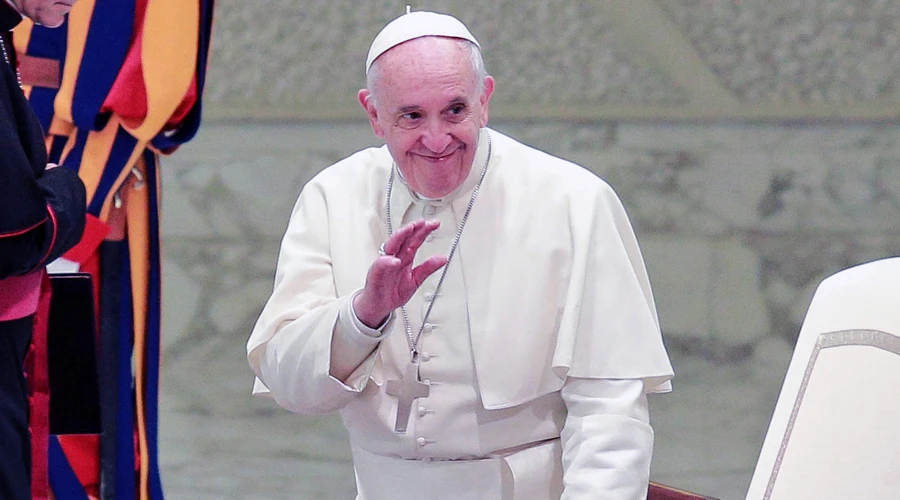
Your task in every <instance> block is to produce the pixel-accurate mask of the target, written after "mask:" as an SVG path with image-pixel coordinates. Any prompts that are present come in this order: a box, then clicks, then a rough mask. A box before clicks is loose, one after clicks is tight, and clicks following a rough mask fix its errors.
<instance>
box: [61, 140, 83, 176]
mask: <svg viewBox="0 0 900 500" xmlns="http://www.w3.org/2000/svg"><path fill="white" fill-rule="evenodd" d="M87 136H88V131H87V130H77V131H76V132H75V145H74V146H72V150H71V151H69V154H67V155H66V161H65V162H63V164H62V166H63V167H66V168H68V169H69V170H71V171H73V172H78V171H79V170H81V161H82V160H83V159H84V145H85V143H86V142H87Z"/></svg>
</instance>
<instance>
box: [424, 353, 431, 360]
mask: <svg viewBox="0 0 900 500" xmlns="http://www.w3.org/2000/svg"><path fill="white" fill-rule="evenodd" d="M430 360H431V353H430V352H423V353H422V361H426V362H427V361H430Z"/></svg>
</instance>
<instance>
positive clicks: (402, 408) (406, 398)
mask: <svg viewBox="0 0 900 500" xmlns="http://www.w3.org/2000/svg"><path fill="white" fill-rule="evenodd" d="M384 388H385V389H384V392H386V393H388V394H389V395H391V396H394V397H396V398H397V420H396V421H395V422H394V432H396V433H397V434H406V426H407V424H408V423H409V414H410V413H411V412H412V405H413V403H414V402H415V401H416V399H418V398H424V397H427V396H428V392H429V389H430V388H429V387H428V384H423V383H422V382H419V364H418V363H413V362H410V363H409V364H408V365H406V373H404V374H403V377H401V378H400V380H388V381H387V383H386V384H385V386H384Z"/></svg>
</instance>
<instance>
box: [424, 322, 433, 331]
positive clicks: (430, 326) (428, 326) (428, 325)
mask: <svg viewBox="0 0 900 500" xmlns="http://www.w3.org/2000/svg"><path fill="white" fill-rule="evenodd" d="M431 330H434V325H432V324H431V323H425V324H424V325H422V331H423V332H425V333H428V332H430V331H431Z"/></svg>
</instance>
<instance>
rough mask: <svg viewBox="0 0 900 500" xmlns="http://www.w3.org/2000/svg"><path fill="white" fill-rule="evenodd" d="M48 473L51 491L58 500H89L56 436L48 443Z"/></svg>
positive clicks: (51, 437)
mask: <svg viewBox="0 0 900 500" xmlns="http://www.w3.org/2000/svg"><path fill="white" fill-rule="evenodd" d="M47 472H48V475H49V476H50V489H51V490H52V491H53V495H54V497H55V498H56V500H88V496H87V492H86V491H84V486H82V485H81V481H79V480H78V476H77V475H75V471H74V470H72V466H71V465H69V458H68V457H66V453H65V452H64V451H63V449H62V446H61V445H60V444H59V439H57V437H56V436H50V441H49V443H48V447H47Z"/></svg>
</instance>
